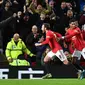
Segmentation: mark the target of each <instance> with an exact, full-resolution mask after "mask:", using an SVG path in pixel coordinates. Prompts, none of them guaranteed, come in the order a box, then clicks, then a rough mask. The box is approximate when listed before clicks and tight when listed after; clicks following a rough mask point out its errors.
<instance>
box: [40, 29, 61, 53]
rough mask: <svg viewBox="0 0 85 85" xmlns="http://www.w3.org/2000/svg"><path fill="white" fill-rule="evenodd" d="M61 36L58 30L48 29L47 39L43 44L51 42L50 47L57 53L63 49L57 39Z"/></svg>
mask: <svg viewBox="0 0 85 85" xmlns="http://www.w3.org/2000/svg"><path fill="white" fill-rule="evenodd" d="M61 36H62V35H61V34H59V33H57V32H53V31H51V30H48V31H47V32H46V40H45V41H44V42H42V44H49V46H50V48H51V49H52V52H54V53H56V52H57V51H58V50H61V49H62V47H61V46H60V44H59V43H58V41H57V39H58V38H59V37H61Z"/></svg>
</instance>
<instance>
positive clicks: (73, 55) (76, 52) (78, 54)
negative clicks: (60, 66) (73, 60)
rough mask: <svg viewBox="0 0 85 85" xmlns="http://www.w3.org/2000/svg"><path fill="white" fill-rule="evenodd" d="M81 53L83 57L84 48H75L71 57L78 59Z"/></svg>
mask: <svg viewBox="0 0 85 85" xmlns="http://www.w3.org/2000/svg"><path fill="white" fill-rule="evenodd" d="M81 55H82V57H83V58H84V59H85V48H83V49H82V51H79V50H76V49H75V50H74V52H73V54H72V57H78V59H81Z"/></svg>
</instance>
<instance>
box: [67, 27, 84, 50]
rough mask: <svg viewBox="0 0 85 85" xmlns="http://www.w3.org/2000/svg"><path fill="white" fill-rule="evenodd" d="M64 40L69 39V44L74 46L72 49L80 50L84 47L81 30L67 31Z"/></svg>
mask: <svg viewBox="0 0 85 85" xmlns="http://www.w3.org/2000/svg"><path fill="white" fill-rule="evenodd" d="M65 38H66V39H71V42H72V43H73V44H74V47H75V48H76V49H77V50H80V51H81V50H82V49H83V48H84V47H85V41H84V39H83V35H82V32H81V30H80V29H79V28H78V27H76V28H74V29H70V28H69V29H68V30H67V35H66V36H65Z"/></svg>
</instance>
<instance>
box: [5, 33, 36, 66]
mask: <svg viewBox="0 0 85 85" xmlns="http://www.w3.org/2000/svg"><path fill="white" fill-rule="evenodd" d="M23 53H26V54H28V55H29V56H30V57H33V56H35V55H34V54H32V53H31V52H30V51H29V50H28V49H27V47H26V45H25V43H24V42H23V41H22V39H20V38H19V34H18V33H15V34H14V36H13V38H12V39H11V41H10V42H8V44H7V47H6V51H5V54H6V57H7V60H8V62H9V65H11V66H30V63H29V61H27V60H26V59H25V58H23V59H22V56H23V57H24V54H23ZM20 57H21V59H20Z"/></svg>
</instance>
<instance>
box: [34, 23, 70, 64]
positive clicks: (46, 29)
mask: <svg viewBox="0 0 85 85" xmlns="http://www.w3.org/2000/svg"><path fill="white" fill-rule="evenodd" d="M42 32H43V33H46V40H45V41H43V42H42V43H36V44H35V46H41V45H44V44H49V46H50V48H51V51H50V52H48V53H47V55H46V56H45V58H44V63H45V65H47V63H48V62H49V61H50V60H52V57H53V56H54V55H56V56H57V57H58V58H59V59H60V60H61V61H62V62H63V63H64V64H65V65H67V64H68V63H69V62H68V60H67V57H66V56H65V55H64V53H63V50H62V47H61V46H60V44H59V43H58V37H61V35H60V34H59V33H55V32H53V31H51V30H50V25H49V24H48V23H44V24H43V25H42Z"/></svg>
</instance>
